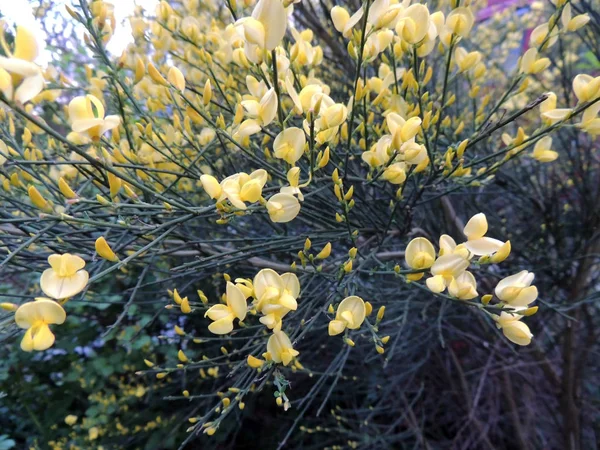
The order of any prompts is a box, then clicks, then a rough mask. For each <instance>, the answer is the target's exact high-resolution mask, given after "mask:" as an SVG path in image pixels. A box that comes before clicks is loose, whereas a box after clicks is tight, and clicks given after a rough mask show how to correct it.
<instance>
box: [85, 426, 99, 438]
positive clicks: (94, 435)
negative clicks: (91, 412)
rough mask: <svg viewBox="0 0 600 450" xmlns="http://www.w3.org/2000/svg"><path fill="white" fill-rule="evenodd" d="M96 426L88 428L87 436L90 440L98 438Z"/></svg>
mask: <svg viewBox="0 0 600 450" xmlns="http://www.w3.org/2000/svg"><path fill="white" fill-rule="evenodd" d="M98 433H99V432H98V428H97V427H92V428H90V429H89V430H88V437H89V438H90V441H94V440H96V439H98Z"/></svg>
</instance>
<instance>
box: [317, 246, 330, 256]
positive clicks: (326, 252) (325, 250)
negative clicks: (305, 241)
mask: <svg viewBox="0 0 600 450" xmlns="http://www.w3.org/2000/svg"><path fill="white" fill-rule="evenodd" d="M330 254H331V242H328V243H327V244H325V246H324V247H323V249H322V250H321V251H320V252H319V253H318V254H317V256H316V258H317V259H325V258H327V257H329V255H330Z"/></svg>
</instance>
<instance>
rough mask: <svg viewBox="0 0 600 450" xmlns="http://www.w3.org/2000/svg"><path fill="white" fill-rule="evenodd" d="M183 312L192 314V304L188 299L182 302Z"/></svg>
mask: <svg viewBox="0 0 600 450" xmlns="http://www.w3.org/2000/svg"><path fill="white" fill-rule="evenodd" d="M181 312H182V313H183V314H189V313H191V312H192V308H191V307H190V302H189V301H188V298H187V297H185V298H183V299H182V300H181Z"/></svg>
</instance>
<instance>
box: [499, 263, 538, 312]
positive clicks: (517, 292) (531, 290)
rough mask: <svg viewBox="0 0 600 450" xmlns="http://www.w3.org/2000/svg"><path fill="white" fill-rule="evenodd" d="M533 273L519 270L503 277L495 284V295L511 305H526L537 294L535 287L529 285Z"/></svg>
mask: <svg viewBox="0 0 600 450" xmlns="http://www.w3.org/2000/svg"><path fill="white" fill-rule="evenodd" d="M534 278H535V275H534V274H533V273H532V272H528V271H526V270H522V271H521V272H519V273H517V274H515V275H511V276H509V277H506V278H503V279H502V280H500V281H499V282H498V284H497V285H496V289H495V293H496V296H497V297H498V298H499V299H500V300H502V301H503V302H504V303H507V304H509V305H511V306H515V307H519V306H527V305H529V304H530V303H532V302H534V301H535V299H536V298H537V296H538V290H537V287H535V286H531V283H532V282H533V279H534Z"/></svg>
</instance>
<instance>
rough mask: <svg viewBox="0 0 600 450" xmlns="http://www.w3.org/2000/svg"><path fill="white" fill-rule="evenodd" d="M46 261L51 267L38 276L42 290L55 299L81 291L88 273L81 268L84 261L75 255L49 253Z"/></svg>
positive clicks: (83, 265) (86, 280)
mask: <svg viewBox="0 0 600 450" xmlns="http://www.w3.org/2000/svg"><path fill="white" fill-rule="evenodd" d="M48 263H49V264H50V266H51V268H50V269H46V270H44V272H43V273H42V276H41V278H40V286H41V287H42V291H44V294H46V295H47V296H48V297H51V298H53V299H56V300H61V299H63V298H69V297H73V296H74V295H76V294H78V293H80V292H81V291H83V289H84V288H85V286H86V285H87V282H88V279H89V274H88V273H87V271H85V270H82V269H83V268H84V267H85V261H84V260H83V259H82V258H80V257H79V256H76V255H71V254H69V253H65V254H64V255H58V254H54V255H50V256H49V257H48Z"/></svg>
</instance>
